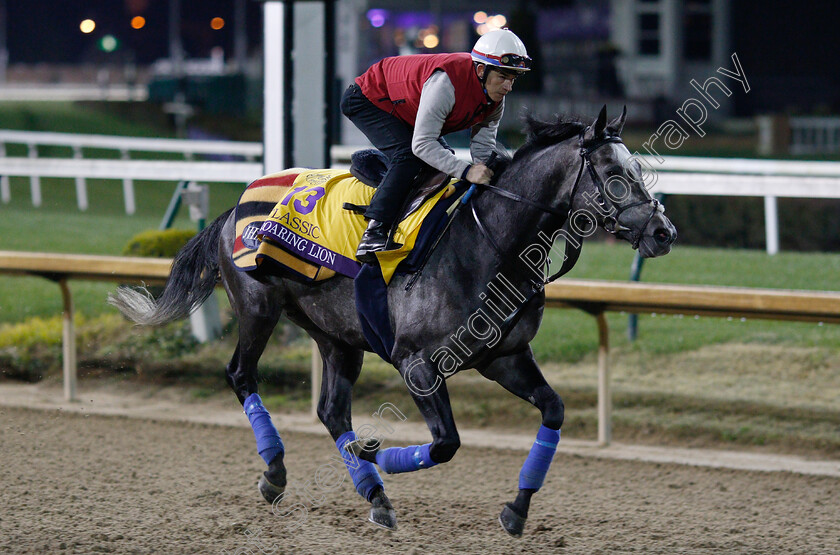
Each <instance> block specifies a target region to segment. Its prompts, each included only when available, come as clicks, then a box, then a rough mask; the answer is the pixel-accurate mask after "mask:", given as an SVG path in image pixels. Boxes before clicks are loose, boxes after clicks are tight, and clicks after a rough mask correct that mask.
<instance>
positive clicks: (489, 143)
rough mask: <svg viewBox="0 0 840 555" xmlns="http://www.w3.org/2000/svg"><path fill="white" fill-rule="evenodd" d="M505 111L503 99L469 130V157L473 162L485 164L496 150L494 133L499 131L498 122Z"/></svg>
mask: <svg viewBox="0 0 840 555" xmlns="http://www.w3.org/2000/svg"><path fill="white" fill-rule="evenodd" d="M504 111H505V99H504V98H503V99H502V101H501V102H499V105H498V106H496V109H495V110H493V112H491V113H490V115H489V116H488V117H487V119H485V120H484V121H482V122H481V123H477V124H475V125H473V126H472V129H471V130H470V137H471V139H470V155H471V156H472V159H473V162H486V161H487V159H488V158H490V154H491V153H492V152H493V151H494V150H495V149H496V133H497V132H498V130H499V121H500V120H501V119H502V114H503V113H504Z"/></svg>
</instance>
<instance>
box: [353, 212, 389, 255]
mask: <svg viewBox="0 0 840 555" xmlns="http://www.w3.org/2000/svg"><path fill="white" fill-rule="evenodd" d="M389 231H390V226H388V225H386V224H384V223H382V222H380V221H378V220H371V221H370V223H369V224H368V226H367V229H366V230H365V234H364V235H362V240H361V241H359V248H358V250H357V251H356V259H357V260H359V262H366V263H370V264H372V263H374V262H376V254H375V253H377V252H380V251H384V250H385V247H386V246H387V245H388V232H389Z"/></svg>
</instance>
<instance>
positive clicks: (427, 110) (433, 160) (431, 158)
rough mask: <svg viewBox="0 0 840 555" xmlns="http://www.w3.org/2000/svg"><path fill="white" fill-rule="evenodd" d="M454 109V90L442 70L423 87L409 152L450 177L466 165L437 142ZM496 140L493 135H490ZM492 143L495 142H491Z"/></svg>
mask: <svg viewBox="0 0 840 555" xmlns="http://www.w3.org/2000/svg"><path fill="white" fill-rule="evenodd" d="M454 107H455V87H454V86H453V85H452V81H450V80H449V76H448V75H446V72H444V71H436V72H434V73H433V74H432V75H431V77H429V78H428V79H426V82H425V83H424V84H423V91H422V92H421V93H420V105H419V106H418V108H417V119H416V120H415V123H414V135H413V137H412V139H411V151H412V152H413V153H414V155H415V156H417V157H418V158H420V159H421V160H423V161H424V162H426V163H427V164H429V165H430V166H432V167H434V168H437V169H439V170H440V171H442V172H444V173H445V174H447V175H451V176H452V177H461V174H463V173H464V170H466V169H467V167H468V166H469V163H468V162H465V161H464V160H461V159H459V158H457V157H456V156H455V155H454V154H452V153H451V152H449V151H448V150H446V149H445V148H443V146H441V144H440V143H439V142H438V138H439V137H440V132H441V130H442V129H443V124H444V122H445V121H446V117H447V116H448V115H449V113H450V112H451V111H452V108H454ZM493 136H494V137H495V132H494V133H493ZM494 144H495V139H494Z"/></svg>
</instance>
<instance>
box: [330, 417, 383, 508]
mask: <svg viewBox="0 0 840 555" xmlns="http://www.w3.org/2000/svg"><path fill="white" fill-rule="evenodd" d="M355 439H356V432H354V431H353V430H350V431H349V432H345V433H343V434H341V436H340V437H339V438H338V439H337V440H336V442H335V446H336V447H338V452H339V453H341V458H342V459H344V465H345V466H346V467H347V471H348V472H349V473H350V477H351V478H352V479H353V485H354V486H356V491H358V492H359V495H361V496H362V497H364V498H365V499H367V501H368V502H370V500H371V498H372V497H373V490H374V489H376V488H377V487H382V488H383V489H385V486H383V485H382V478H380V477H379V472H377V471H376V467H375V466H373V463H369V462H368V461H363V460H362V459H360V458H358V457H356V456H354V455H353V454H352V453H348V452H347V450H346V449H345V448H344V446H345V445H346V444H347V443H349V442H352V441H355Z"/></svg>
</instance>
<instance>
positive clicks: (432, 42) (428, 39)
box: [423, 34, 440, 48]
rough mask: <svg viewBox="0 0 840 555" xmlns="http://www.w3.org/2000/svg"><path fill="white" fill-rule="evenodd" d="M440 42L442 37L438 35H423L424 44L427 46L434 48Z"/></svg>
mask: <svg viewBox="0 0 840 555" xmlns="http://www.w3.org/2000/svg"><path fill="white" fill-rule="evenodd" d="M438 44H440V39H438V36H437V35H432V34H429V35H426V36H425V37H423V46H425V47H426V48H434V47H436V46H437V45H438Z"/></svg>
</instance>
